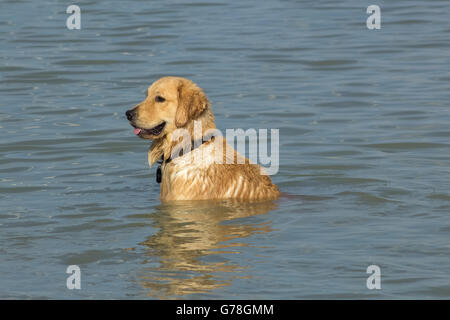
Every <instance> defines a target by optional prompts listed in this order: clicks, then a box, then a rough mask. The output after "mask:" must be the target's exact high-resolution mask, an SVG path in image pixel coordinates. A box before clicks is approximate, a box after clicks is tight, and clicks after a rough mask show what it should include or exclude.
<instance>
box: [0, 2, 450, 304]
mask: <svg viewBox="0 0 450 320" xmlns="http://www.w3.org/2000/svg"><path fill="white" fill-rule="evenodd" d="M74 2H75V3H76V4H77V5H79V6H80V8H81V23H82V25H81V30H68V29H67V28H66V19H67V17H68V16H69V15H68V14H66V8H67V6H68V5H69V4H71V3H69V2H67V3H65V2H61V1H56V0H53V1H49V0H45V1H31V0H28V1H25V0H24V1H16V0H14V1H13V0H3V1H1V2H0V97H1V100H0V134H1V139H0V297H1V298H33V299H35V298H50V299H57V298H62V299H79V298H81V299H90V298H99V299H109V298H125V299H142V298H144V299H147V298H153V299H154V298H189V299H190V298H199V299H213V298H238V299H249V298H253V299H268V298H274V299H300V298H320V299H321V298H387V299H391V298H392V299H397V298H450V277H449V275H448V274H449V270H450V258H449V254H450V218H449V213H450V194H449V180H450V179H449V177H450V166H449V164H450V152H449V137H450V127H449V123H450V114H449V101H450V85H449V81H450V67H449V66H450V38H449V37H450V20H449V19H448V13H449V12H450V2H448V1H437V0H436V1H378V2H377V3H372V2H369V1H349V0H344V1H338V2H337V1H256V0H254V1H251V0H243V1H233V2H231V1H228V2H227V1H195V2H194V1H144V0H130V1H92V0H86V1H82V0H81V1H74ZM375 2H376V1H375ZM370 4H379V5H380V6H381V14H382V25H381V30H368V29H367V27H366V18H367V17H368V14H366V8H367V6H368V5H370ZM165 75H178V76H183V77H188V78H190V79H192V80H194V81H195V82H196V83H197V84H198V85H199V86H200V87H202V88H203V89H204V90H205V91H206V93H207V94H208V96H209V98H210V100H211V102H212V106H213V110H214V112H215V115H216V122H217V125H218V127H219V128H220V129H221V130H225V129H226V128H244V129H248V128H256V129H258V128H278V129H279V130H280V168H279V171H278V173H277V174H276V175H274V176H272V179H273V180H274V182H275V183H277V184H278V186H279V188H280V189H281V190H282V191H283V192H286V193H288V194H289V195H290V196H289V197H288V198H282V199H280V200H278V201H275V202H263V203H253V204H242V203H240V204H239V203H230V202H207V201H205V202H201V203H198V202H197V203H195V202H192V203H191V202H188V203H179V204H172V205H167V204H161V203H160V201H159V199H158V195H159V185H157V184H156V183H155V168H149V167H148V164H147V150H148V146H149V143H148V142H146V141H144V140H140V139H138V138H136V137H135V136H134V135H133V132H132V129H131V127H130V126H129V124H128V123H127V121H126V119H125V116H124V112H125V110H127V109H128V108H130V107H131V106H133V105H134V104H136V103H137V102H139V101H141V100H142V99H143V98H144V91H145V89H146V88H147V86H148V85H149V84H150V83H151V82H153V81H154V80H156V79H158V78H159V77H161V76H165ZM372 264H375V265H378V266H379V267H380V268H381V286H382V289H381V290H368V289H367V287H366V279H367V277H368V276H369V275H368V274H367V273H366V269H367V267H368V266H369V265H372ZM69 265H78V266H79V267H80V268H81V273H82V274H81V286H82V288H81V290H68V289H67V288H66V278H67V277H68V274H66V268H67V266H69Z"/></svg>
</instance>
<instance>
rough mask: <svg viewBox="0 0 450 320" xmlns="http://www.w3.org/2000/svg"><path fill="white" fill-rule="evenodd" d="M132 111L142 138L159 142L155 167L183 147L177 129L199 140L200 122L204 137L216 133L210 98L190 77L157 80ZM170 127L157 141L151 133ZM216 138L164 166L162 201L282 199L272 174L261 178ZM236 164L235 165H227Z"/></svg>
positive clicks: (151, 157) (153, 154)
mask: <svg viewBox="0 0 450 320" xmlns="http://www.w3.org/2000/svg"><path fill="white" fill-rule="evenodd" d="M161 97H162V98H164V101H162V99H161ZM158 99H159V100H158ZM130 111H132V112H133V113H134V114H133V118H132V120H130V118H129V120H130V122H131V124H132V125H133V126H134V127H135V128H143V130H142V132H141V133H140V134H139V137H141V138H144V139H150V140H153V142H152V145H151V146H150V150H149V152H148V162H149V165H150V166H152V165H153V164H155V162H157V161H158V160H159V159H161V157H162V156H164V160H167V159H169V157H170V156H171V154H172V151H173V149H174V147H175V146H176V144H177V143H178V142H177V141H173V135H174V132H175V130H177V129H179V128H183V129H186V130H187V131H188V132H189V134H190V137H194V120H195V121H197V123H201V128H202V132H201V133H202V136H203V135H204V134H205V132H206V131H208V130H210V129H215V128H216V124H215V122H214V115H213V113H212V110H211V104H210V102H209V100H208V98H207V97H206V95H205V93H204V92H203V90H202V89H200V88H199V87H198V86H197V85H196V84H195V83H193V82H192V81H190V80H188V79H185V78H178V77H164V78H161V79H159V80H157V81H155V82H154V83H153V84H152V85H151V86H150V87H149V88H148V90H147V97H146V99H145V100H144V101H142V102H141V103H140V104H138V105H137V106H136V107H134V108H133V109H132V110H130ZM127 116H128V115H127ZM164 122H165V126H164V129H163V130H162V132H161V133H159V134H157V135H156V136H155V135H153V134H151V133H149V132H148V131H145V129H151V128H154V127H156V126H158V125H160V124H162V123H164ZM215 139H217V138H213V139H211V141H208V142H206V143H203V144H201V145H200V146H198V147H197V148H195V149H193V150H192V151H191V152H188V153H186V154H184V155H181V156H179V157H175V158H174V159H172V160H171V161H170V162H168V163H164V164H163V165H162V168H161V169H162V181H161V195H160V199H161V201H171V200H206V199H237V200H269V199H276V198H278V196H279V191H278V188H277V186H276V185H274V184H273V183H272V182H271V180H270V178H269V176H268V175H262V174H261V167H260V166H259V165H257V164H251V163H250V162H249V160H248V159H247V158H244V157H243V156H241V155H240V154H238V153H237V152H236V151H235V150H234V149H233V148H232V147H231V146H230V145H228V144H227V143H226V141H225V138H223V140H222V141H220V139H219V140H217V141H215ZM178 140H179V139H178ZM192 144H193V142H192ZM220 149H222V150H223V153H221V152H220V151H221V150H220ZM198 159H200V161H199V160H198ZM230 159H232V160H233V162H232V163H230V162H229V161H228V162H227V161H226V160H230ZM238 159H239V160H240V162H238V161H237V160H238ZM239 163H240V164H239Z"/></svg>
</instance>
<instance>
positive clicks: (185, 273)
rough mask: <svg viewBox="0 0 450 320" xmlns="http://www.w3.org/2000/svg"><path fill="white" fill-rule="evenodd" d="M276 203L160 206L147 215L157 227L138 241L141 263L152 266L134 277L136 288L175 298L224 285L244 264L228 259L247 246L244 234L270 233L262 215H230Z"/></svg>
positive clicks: (254, 212) (264, 210)
mask: <svg viewBox="0 0 450 320" xmlns="http://www.w3.org/2000/svg"><path fill="white" fill-rule="evenodd" d="M276 207H277V205H276V203H275V202H273V201H264V202H254V203H242V202H241V203H239V202H233V201H221V202H217V201H211V202H210V201H189V202H187V201H183V202H177V203H175V204H163V205H160V206H159V207H157V209H156V211H155V212H154V213H153V214H152V219H153V222H154V227H155V228H156V229H157V230H159V231H158V232H157V233H156V234H154V235H152V236H150V237H149V238H148V239H147V240H146V241H144V242H143V243H141V244H142V245H144V246H145V247H146V255H147V256H148V258H147V263H148V264H149V265H154V267H148V268H146V269H145V270H144V272H143V274H142V275H141V276H140V281H141V284H142V286H143V287H144V288H146V289H147V290H148V292H147V293H148V295H149V296H152V297H156V298H172V297H174V298H175V297H182V296H185V295H188V294H195V293H205V292H208V291H211V290H213V289H216V288H219V287H222V286H227V285H230V283H231V281H232V280H233V279H234V278H237V277H240V275H239V273H240V271H241V270H243V269H244V268H245V267H242V266H239V265H238V264H236V262H231V259H230V258H227V257H230V256H229V254H231V253H234V254H236V253H239V248H240V247H244V246H248V245H249V244H248V242H246V240H245V238H246V237H248V236H250V235H252V234H256V233H267V232H271V231H272V227H271V222H270V220H269V219H268V218H267V217H262V219H261V218H260V219H255V220H253V219H251V220H249V219H242V220H235V219H239V218H246V217H250V216H256V215H261V214H265V213H267V212H269V211H270V210H273V209H275V208H276ZM233 220H235V221H233ZM235 260H236V259H233V261H235Z"/></svg>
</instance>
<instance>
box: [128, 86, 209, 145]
mask: <svg viewBox="0 0 450 320" xmlns="http://www.w3.org/2000/svg"><path fill="white" fill-rule="evenodd" d="M209 106H210V103H209V101H208V98H207V97H206V95H205V93H204V92H203V90H202V89H200V88H199V87H198V86H197V85H196V84H195V83H193V82H192V81H190V80H188V79H185V78H177V77H164V78H161V79H159V80H157V81H155V82H154V83H153V84H152V85H151V86H150V87H149V88H148V89H147V97H146V98H145V100H144V101H142V102H141V103H139V104H138V105H137V106H135V107H134V108H132V109H130V110H128V111H127V112H126V116H127V119H128V121H130V124H131V125H132V126H133V127H134V133H135V134H136V135H137V136H139V137H140V138H143V139H151V140H157V139H161V138H163V137H164V136H166V135H167V134H168V133H171V132H173V131H175V130H176V129H177V128H182V127H184V126H186V124H187V123H188V122H189V121H192V120H195V119H196V118H198V117H199V116H200V115H201V114H202V113H203V112H204V111H205V109H207V108H209Z"/></svg>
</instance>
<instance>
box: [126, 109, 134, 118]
mask: <svg viewBox="0 0 450 320" xmlns="http://www.w3.org/2000/svg"><path fill="white" fill-rule="evenodd" d="M125 115H126V116H127V119H128V121H131V120H133V118H134V116H135V115H136V111H135V110H134V109H132V110H128V111H127V112H125Z"/></svg>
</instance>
